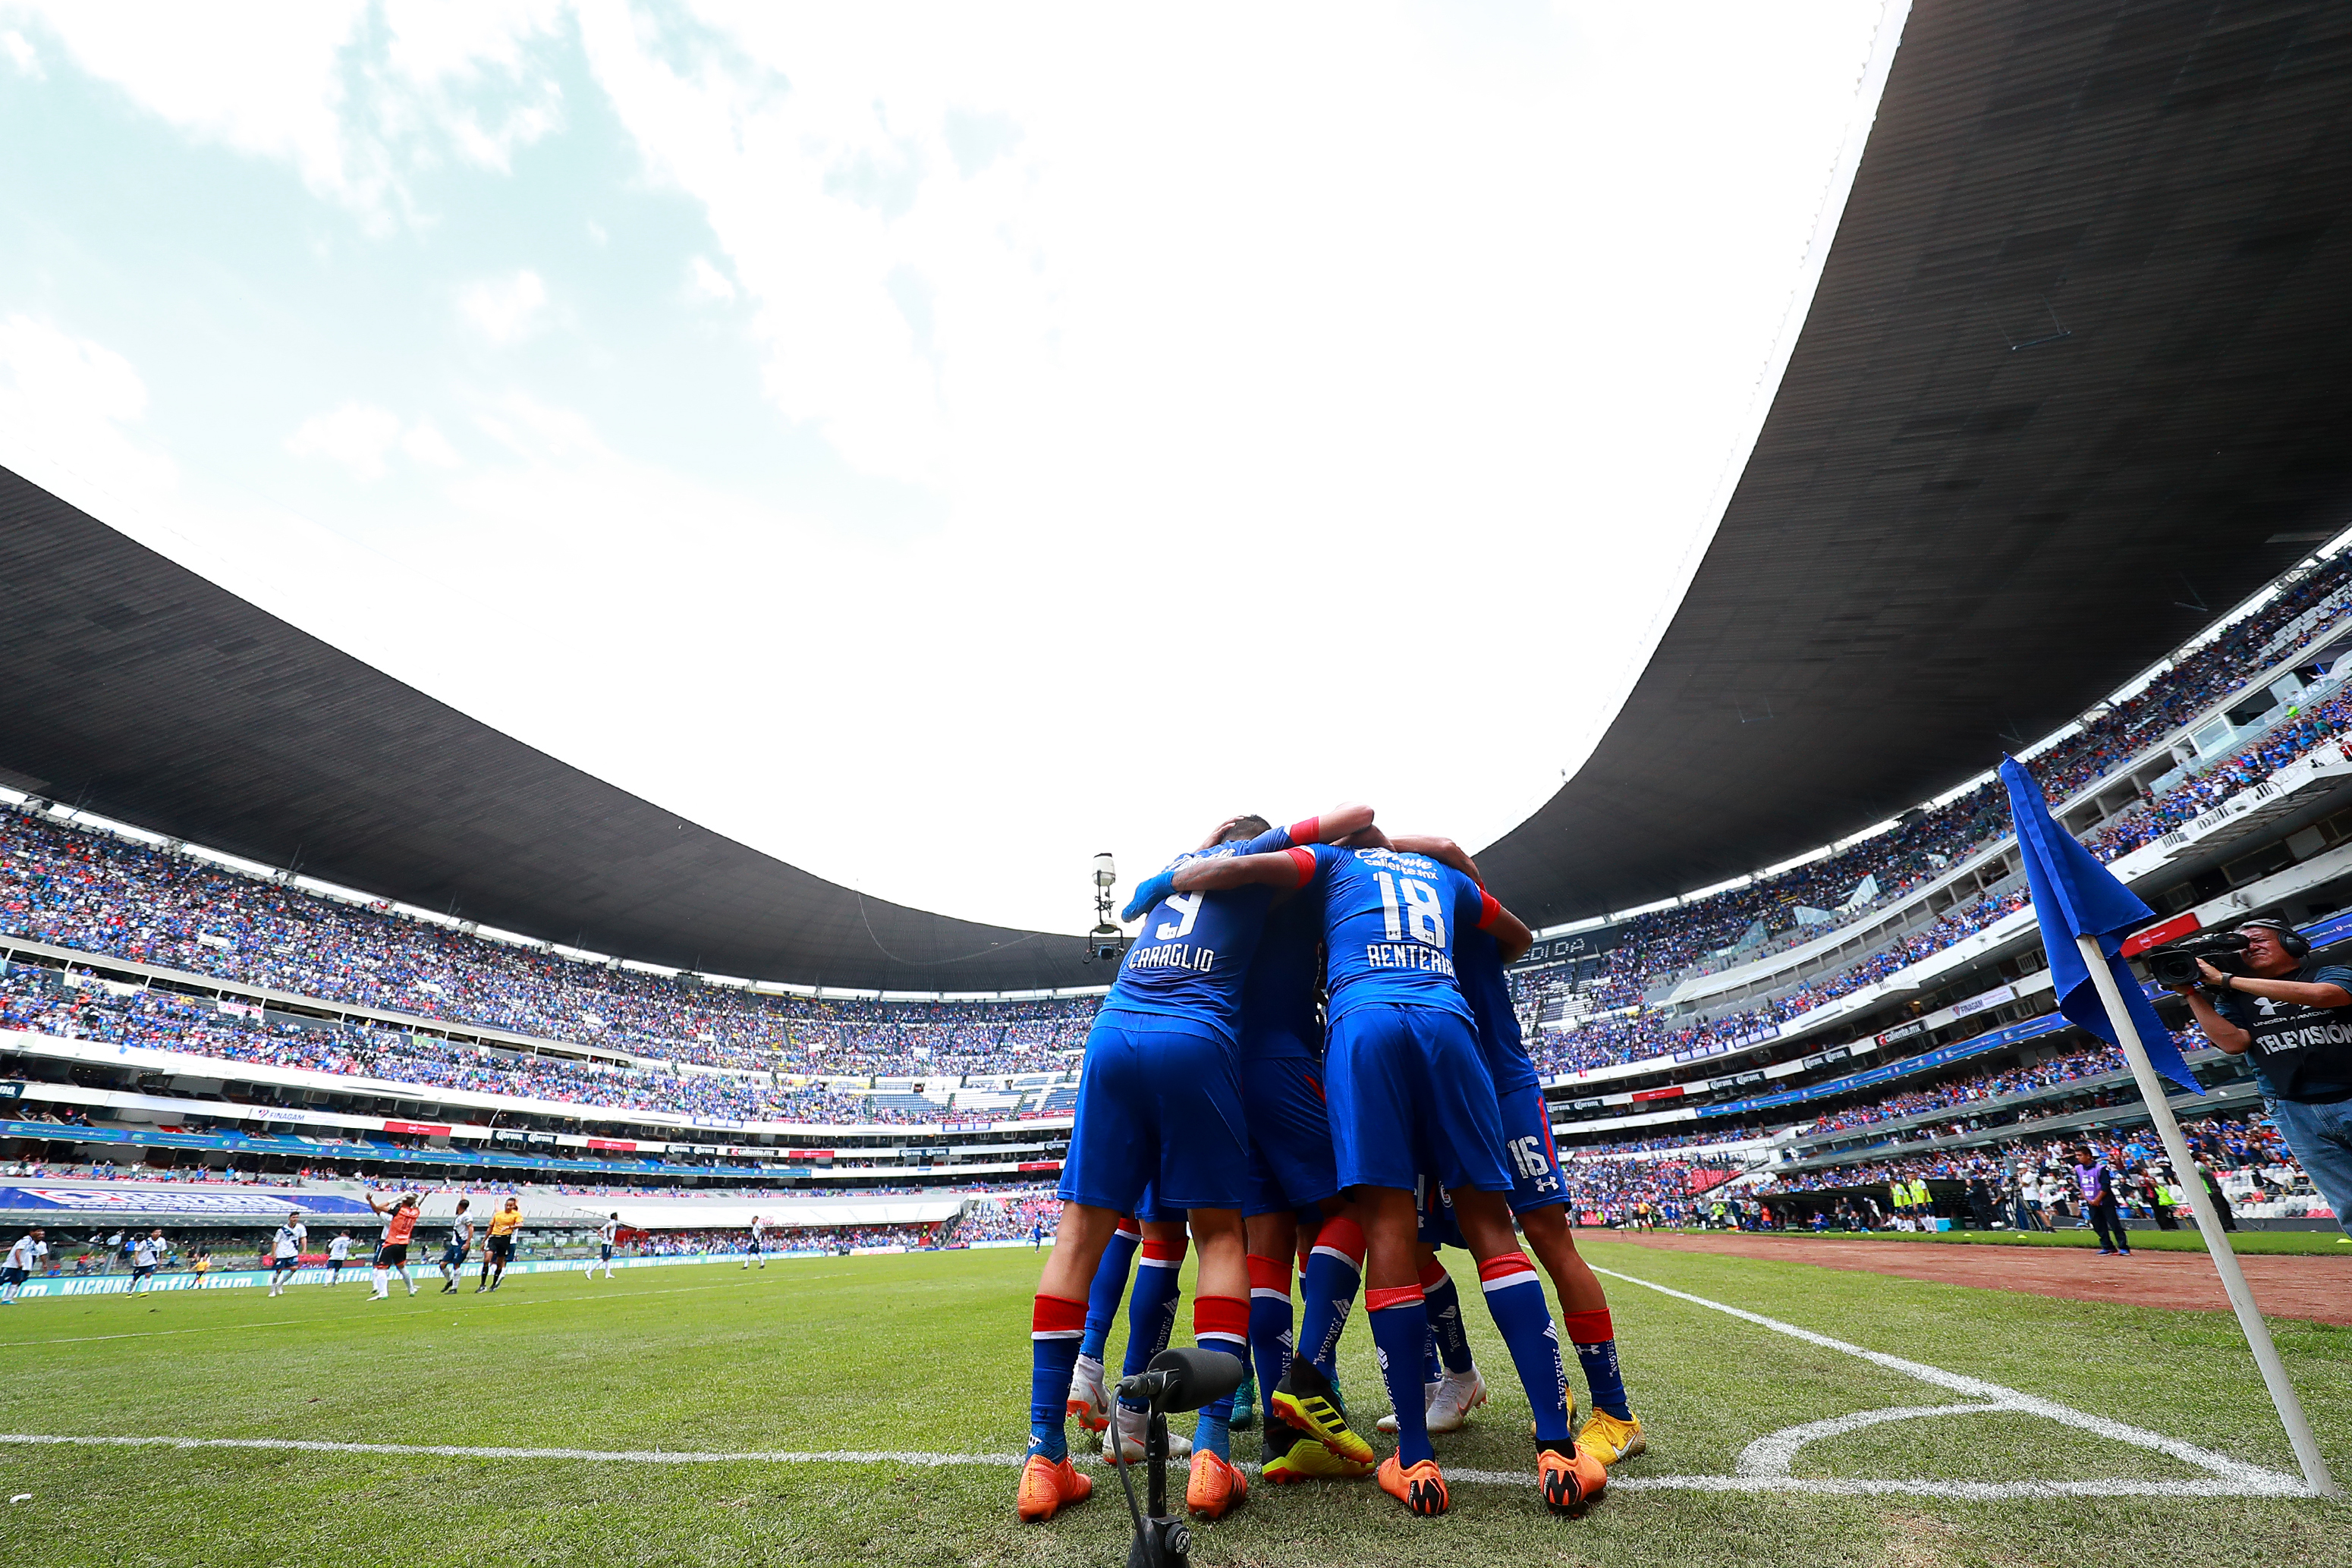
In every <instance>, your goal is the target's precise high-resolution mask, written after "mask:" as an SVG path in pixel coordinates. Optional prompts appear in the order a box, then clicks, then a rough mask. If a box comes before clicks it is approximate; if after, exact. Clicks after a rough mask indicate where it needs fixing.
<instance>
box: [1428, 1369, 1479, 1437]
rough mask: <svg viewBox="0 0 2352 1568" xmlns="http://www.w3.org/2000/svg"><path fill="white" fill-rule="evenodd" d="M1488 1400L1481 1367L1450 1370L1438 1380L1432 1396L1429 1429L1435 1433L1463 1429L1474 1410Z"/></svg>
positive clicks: (1430, 1399)
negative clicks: (1456, 1370) (1459, 1371)
mask: <svg viewBox="0 0 2352 1568" xmlns="http://www.w3.org/2000/svg"><path fill="white" fill-rule="evenodd" d="M1485 1403H1486V1379H1485V1378H1484V1377H1482V1376H1480V1375H1479V1374H1478V1369H1477V1368H1476V1367H1475V1366H1474V1367H1472V1368H1471V1369H1470V1370H1469V1371H1468V1372H1465V1373H1454V1372H1449V1373H1447V1374H1446V1375H1444V1377H1442V1378H1440V1379H1439V1380H1438V1384H1437V1392H1436V1393H1434V1394H1433V1395H1431V1396H1430V1398H1429V1429H1430V1430H1431V1431H1433V1432H1459V1431H1460V1430H1462V1427H1463V1424H1464V1423H1465V1422H1466V1421H1467V1420H1468V1419H1469V1417H1470V1412H1471V1411H1473V1410H1475V1409H1476V1408H1478V1406H1481V1405H1484V1404H1485Z"/></svg>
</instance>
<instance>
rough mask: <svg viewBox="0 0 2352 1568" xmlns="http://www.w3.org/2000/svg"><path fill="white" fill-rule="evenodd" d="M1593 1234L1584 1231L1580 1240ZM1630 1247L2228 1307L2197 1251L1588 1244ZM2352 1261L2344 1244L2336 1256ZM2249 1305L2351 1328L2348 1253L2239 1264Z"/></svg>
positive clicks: (1637, 1239) (1658, 1240)
mask: <svg viewBox="0 0 2352 1568" xmlns="http://www.w3.org/2000/svg"><path fill="white" fill-rule="evenodd" d="M1585 1234H1587V1235H1592V1233H1591V1232H1587V1233H1585ZM1604 1237H1605V1239H1608V1240H1611V1241H1630V1242H1633V1243H1634V1244H1635V1245H1636V1246H1641V1247H1657V1248H1663V1249H1666V1250H1668V1251H1673V1252H1721V1253H1727V1254H1729V1255H1730V1256H1732V1257H1737V1258H1769V1259H1773V1260H1778V1261H1780V1262H1784V1263H1817V1264H1819V1265H1821V1266H1822V1268H1825V1269H1853V1270H1859V1271H1861V1272H1864V1273H1869V1274H1895V1275H1898V1276H1900V1277H1901V1278H1903V1279H1906V1280H1927V1281H1932V1282H1934V1283H1937V1284H1944V1285H1975V1286H1979V1287H1980V1288H1982V1289H1984V1290H1988V1291H2030V1292H2032V1294H2034V1295H2037V1296H2063V1297H2064V1298H2066V1299H2067V1300H2069V1301H2114V1302H2116V1303H2119V1304H2121V1305H2124V1306H2131V1307H2189V1308H2200V1309H2209V1310H2210V1311H2213V1312H2228V1311H2229V1310H2230V1300H2229V1298H2228V1297H2227V1296H2224V1295H2223V1294H2222V1293H2221V1279H2220V1277H2219V1276H2217V1275H2216V1274H2215V1273H2214V1272H2213V1263H2212V1260H2210V1259H2209V1258H2207V1257H2206V1256H2205V1254H2203V1253H2202V1252H2135V1253H2133V1254H2132V1255H2131V1256H2130V1257H2128V1258H2102V1257H2100V1256H2099V1255H2098V1254H2097V1253H2096V1252H2095V1251H2094V1250H2092V1249H2090V1248H2087V1247H2079V1248H2078V1247H2002V1246H1998V1245H1985V1244H1982V1243H1977V1244H1969V1243H1965V1242H1936V1241H1817V1240H1812V1239H1793V1238H1792V1239H1782V1238H1780V1237H1772V1236H1744V1235H1743V1236H1733V1235H1722V1236H1671V1235H1666V1234H1664V1233H1661V1232H1656V1231H1629V1230H1615V1231H1609V1232H1605V1233H1602V1234H1601V1235H1595V1236H1593V1239H1596V1240H1598V1239H1604ZM2344 1250H2345V1251H2346V1252H2347V1254H2352V1247H2347V1248H2346V1249H2344ZM2239 1261H2240V1262H2241V1263H2242V1265H2244V1267H2245V1270H2246V1280H2247V1282H2248V1283H2250V1284H2251V1285H2252V1286H2253V1288H2254V1301H2255V1302H2256V1303H2257V1304H2258V1305H2260V1306H2261V1308H2262V1309H2263V1312H2264V1313H2266V1314H2268V1315H2269V1316H2272V1317H2281V1318H2307V1319H2309V1320H2311V1321H2312V1322H2323V1323H2343V1324H2352V1256H2347V1257H2343V1258H2333V1257H2307V1256H2299V1255H2295V1254H2286V1255H2276V1254H2270V1255H2261V1256H2255V1257H2250V1258H2249V1257H2242V1258H2240V1260H2239Z"/></svg>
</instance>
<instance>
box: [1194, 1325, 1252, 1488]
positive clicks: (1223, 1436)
mask: <svg viewBox="0 0 2352 1568" xmlns="http://www.w3.org/2000/svg"><path fill="white" fill-rule="evenodd" d="M1249 1319H1250V1303H1249V1302H1247V1301H1244V1300H1242V1299H1241V1298H1240V1297H1238V1296H1202V1297H1201V1298H1200V1299H1198V1300H1197V1301H1194V1302H1193V1303H1192V1343H1195V1344H1197V1345H1199V1346H1200V1347H1201V1348H1202V1350H1215V1351H1223V1353H1224V1354H1227V1355H1230V1356H1232V1357H1233V1358H1234V1360H1235V1361H1238V1362H1240V1363H1242V1364H1244V1366H1246V1365H1247V1364H1249V1353H1250V1346H1249ZM1233 1418H1234V1396H1232V1395H1230V1394H1228V1395H1226V1396H1224V1397H1223V1399H1219V1400H1215V1401H1213V1402H1212V1403H1210V1404H1207V1405H1203V1406H1201V1419H1200V1421H1199V1422H1198V1423H1197V1424H1195V1425H1194V1427H1193V1428H1192V1451H1193V1452H1194V1453H1196V1454H1197V1453H1199V1452H1201V1451H1202V1449H1206V1450H1207V1451H1208V1452H1210V1453H1212V1454H1214V1455H1216V1456H1217V1458H1221V1459H1224V1460H1228V1461H1230V1460H1231V1459H1232V1458H1233V1457H1234V1442H1233V1431H1232V1427H1231V1425H1230V1424H1231V1422H1232V1421H1233Z"/></svg>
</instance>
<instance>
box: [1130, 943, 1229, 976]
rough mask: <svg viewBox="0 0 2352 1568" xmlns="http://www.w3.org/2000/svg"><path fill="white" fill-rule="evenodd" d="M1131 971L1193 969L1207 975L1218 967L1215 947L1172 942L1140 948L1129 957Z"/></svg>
mask: <svg viewBox="0 0 2352 1568" xmlns="http://www.w3.org/2000/svg"><path fill="white" fill-rule="evenodd" d="M1127 967H1129V968H1130V969H1192V970H1195V971H1197V972H1200V973H1203V974H1205V973H1206V972H1208V971H1209V970H1211V969H1213V968H1215V967H1217V950H1216V949H1215V948H1214V947H1195V946H1192V945H1191V944H1190V943H1185V942H1171V943H1169V944H1168V945H1167V946H1164V947H1138V948H1137V949H1135V951H1133V952H1132V953H1129V955H1128V956H1127Z"/></svg>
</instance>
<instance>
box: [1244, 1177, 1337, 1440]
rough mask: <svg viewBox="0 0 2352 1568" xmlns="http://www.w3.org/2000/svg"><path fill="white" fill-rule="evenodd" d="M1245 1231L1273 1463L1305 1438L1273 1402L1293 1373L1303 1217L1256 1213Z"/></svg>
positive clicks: (1256, 1357) (1254, 1346)
mask: <svg viewBox="0 0 2352 1568" xmlns="http://www.w3.org/2000/svg"><path fill="white" fill-rule="evenodd" d="M1242 1233H1243V1236H1244V1239H1246V1241H1247V1242H1248V1244H1249V1282H1250V1310H1249V1342H1250V1361H1251V1364H1252V1366H1253V1367H1254V1369H1255V1372H1256V1375H1257V1382H1258V1385H1259V1386H1260V1387H1261V1388H1263V1389H1265V1396H1266V1399H1267V1405H1266V1408H1265V1439H1264V1448H1263V1456H1264V1458H1265V1461H1266V1462H1267V1463H1272V1462H1273V1461H1275V1460H1276V1459H1278V1458H1281V1457H1282V1456H1283V1455H1285V1454H1287V1453H1288V1452H1289V1451H1290V1448H1291V1445H1292V1443H1294V1442H1295V1441H1297V1439H1298V1438H1299V1437H1302V1436H1303V1435H1304V1434H1302V1433H1300V1432H1298V1431H1297V1429H1296V1428H1295V1427H1292V1426H1291V1425H1290V1423H1289V1422H1287V1421H1286V1420H1284V1419H1283V1417H1282V1416H1280V1415H1279V1414H1277V1413H1276V1410H1275V1408H1274V1406H1273V1403H1272V1401H1273V1397H1274V1391H1275V1389H1276V1388H1277V1387H1279V1386H1280V1385H1281V1383H1282V1380H1283V1378H1284V1376H1285V1375H1287V1374H1288V1372H1289V1371H1290V1346H1291V1331H1292V1328H1293V1322H1294V1320H1293V1317H1292V1312H1291V1302H1290V1257H1291V1254H1292V1252H1294V1251H1295V1250H1297V1246H1298V1217H1297V1215H1296V1214H1295V1213H1293V1212H1291V1211H1290V1210H1288V1209H1279V1210H1276V1212H1274V1213H1271V1214H1253V1215H1250V1216H1248V1217H1247V1218H1245V1219H1244V1221H1243V1222H1242ZM1236 1418H1238V1414H1237V1416H1236ZM1317 1446H1318V1448H1319V1447H1320V1445H1319V1444H1318V1445H1317Z"/></svg>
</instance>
